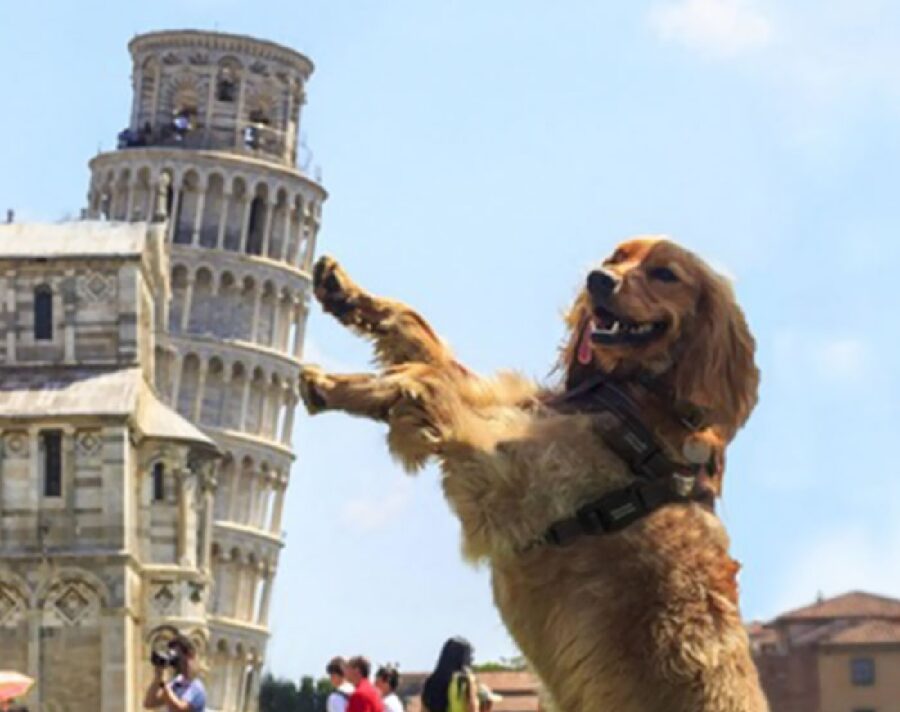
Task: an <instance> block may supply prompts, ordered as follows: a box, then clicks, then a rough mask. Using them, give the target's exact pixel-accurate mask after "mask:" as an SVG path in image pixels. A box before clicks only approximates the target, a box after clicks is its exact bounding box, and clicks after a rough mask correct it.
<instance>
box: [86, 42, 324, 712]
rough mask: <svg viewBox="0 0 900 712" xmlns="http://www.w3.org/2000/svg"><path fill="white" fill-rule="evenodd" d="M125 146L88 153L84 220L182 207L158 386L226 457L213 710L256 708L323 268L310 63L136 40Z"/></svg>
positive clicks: (173, 232) (281, 51)
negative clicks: (318, 273) (312, 297)
mask: <svg viewBox="0 0 900 712" xmlns="http://www.w3.org/2000/svg"><path fill="white" fill-rule="evenodd" d="M129 50H130V52H131V56H132V61H133V75H132V79H133V86H134V97H133V103H132V110H131V118H130V122H129V124H128V127H127V128H126V129H125V130H123V131H122V132H121V133H120V134H119V144H118V149H117V150H115V151H110V152H106V153H101V154H99V155H97V156H96V157H95V158H94V159H93V160H92V161H91V162H90V169H91V184H90V190H89V194H88V217H90V218H93V219H107V220H117V221H139V220H149V219H153V218H154V217H159V216H160V215H161V214H165V215H167V216H168V229H167V241H168V243H169V245H168V246H169V251H170V263H171V274H170V282H171V303H170V308H169V323H168V335H167V336H166V337H165V338H163V339H160V341H159V343H158V344H157V354H156V358H155V364H156V372H155V381H156V386H157V388H158V390H159V392H160V393H161V394H163V396H164V397H165V398H166V399H167V400H168V403H169V405H171V406H172V407H173V408H174V409H175V410H177V411H178V412H179V413H180V414H181V415H183V416H184V417H185V418H187V419H188V420H189V421H191V422H193V423H194V424H196V425H197V426H198V427H200V428H201V429H202V430H203V432H204V433H205V434H206V435H207V436H209V437H210V438H211V439H212V440H214V441H215V442H216V444H217V445H218V447H219V448H220V449H221V450H222V452H223V453H224V459H223V460H222V462H221V464H220V466H219V474H218V488H217V491H216V494H215V517H214V524H213V533H212V551H211V556H212V567H213V579H214V580H213V582H212V590H211V593H210V600H209V611H210V613H209V619H208V625H209V641H208V645H207V651H206V652H207V656H206V657H207V662H208V664H209V668H210V672H209V674H208V676H207V683H208V693H209V707H210V708H211V709H213V710H223V711H227V712H232V711H239V712H245V711H246V710H250V709H251V708H252V707H253V706H254V704H255V698H256V690H257V686H258V681H259V673H260V669H261V666H262V662H263V656H264V652H265V646H266V641H267V638H268V634H269V629H268V610H269V600H270V597H271V592H272V580H273V576H274V574H275V569H276V565H277V561H278V554H279V550H280V549H281V546H282V545H283V538H282V533H281V517H282V509H283V507H284V496H285V488H286V487H287V483H288V476H289V471H290V467H291V463H292V462H293V460H294V453H293V451H292V449H291V430H292V424H293V416H294V409H295V408H296V406H297V402H298V394H297V379H298V374H299V367H300V355H301V350H302V345H303V327H304V324H305V320H306V314H307V303H308V291H309V285H310V277H309V270H310V265H311V261H312V258H313V251H314V247H315V241H316V234H317V232H318V228H319V221H320V216H321V204H322V201H323V200H324V199H325V191H324V190H323V188H322V187H321V186H320V185H319V184H318V182H317V181H315V180H313V179H311V178H310V177H308V176H307V175H305V174H304V173H303V172H302V171H301V170H299V169H298V168H297V165H296V161H297V150H298V137H299V129H300V109H301V107H302V105H303V103H304V97H305V92H304V88H305V85H306V81H307V80H308V79H309V76H310V74H311V73H312V69H313V66H312V63H311V62H310V61H309V60H308V59H307V58H306V57H304V56H303V55H301V54H299V53H298V52H295V51H293V50H291V49H288V48H286V47H282V46H279V45H276V44H273V43H271V42H266V41H261V40H256V39H252V38H249V37H243V36H238V35H228V34H221V33H211V32H197V31H171V32H169V31H166V32H153V33H149V34H144V35H139V36H136V37H135V38H134V39H133V40H132V41H131V42H130V44H129Z"/></svg>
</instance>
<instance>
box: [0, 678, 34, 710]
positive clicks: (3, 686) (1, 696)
mask: <svg viewBox="0 0 900 712" xmlns="http://www.w3.org/2000/svg"><path fill="white" fill-rule="evenodd" d="M33 684H34V680H32V679H31V678H30V677H28V675H23V674H22V673H20V672H14V671H13V670H0V702H5V701H8V700H12V699H15V698H16V697H22V695H24V694H25V693H26V692H28V690H29V689H30V688H31V686H32V685H33Z"/></svg>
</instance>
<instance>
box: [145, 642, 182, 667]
mask: <svg viewBox="0 0 900 712" xmlns="http://www.w3.org/2000/svg"><path fill="white" fill-rule="evenodd" d="M180 660H181V652H180V651H179V650H177V649H176V648H174V647H170V648H169V649H168V650H153V651H151V652H150V664H151V665H152V666H153V667H172V668H177V667H178V662H179V661H180Z"/></svg>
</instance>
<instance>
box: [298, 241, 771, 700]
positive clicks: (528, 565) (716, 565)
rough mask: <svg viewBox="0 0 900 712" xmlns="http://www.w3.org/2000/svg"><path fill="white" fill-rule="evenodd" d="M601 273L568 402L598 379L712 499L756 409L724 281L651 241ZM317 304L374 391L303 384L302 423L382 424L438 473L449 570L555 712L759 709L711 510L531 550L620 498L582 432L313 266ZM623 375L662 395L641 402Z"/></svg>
mask: <svg viewBox="0 0 900 712" xmlns="http://www.w3.org/2000/svg"><path fill="white" fill-rule="evenodd" d="M601 272H602V274H601V276H600V277H597V278H596V279H597V280H598V282H599V283H600V284H601V286H603V287H604V289H606V291H605V292H603V294H599V295H598V293H597V290H596V289H594V288H593V287H586V288H584V289H582V290H581V291H580V292H579V294H578V296H577V298H576V300H575V303H574V305H573V307H572V308H571V309H570V311H569V313H568V315H567V317H566V322H567V324H568V326H569V329H570V335H569V337H568V339H567V341H566V343H565V345H564V347H563V348H562V351H561V354H562V355H561V366H562V370H563V373H564V375H565V378H566V384H567V387H569V388H571V387H573V386H575V385H577V384H578V383H579V382H580V381H581V380H582V379H584V378H586V377H588V376H590V375H591V374H596V373H597V372H598V371H603V372H605V373H606V374H608V376H609V377H610V378H614V379H616V380H617V381H618V382H619V383H620V384H621V385H622V386H623V387H625V388H627V389H629V391H630V393H631V396H632V397H633V399H634V400H635V402H636V403H638V405H639V407H640V411H641V415H642V418H643V420H644V422H645V423H646V424H647V425H648V427H650V428H651V429H653V431H654V432H655V433H656V436H657V437H658V439H659V440H660V441H661V442H662V443H663V444H664V445H665V446H666V448H667V449H668V450H669V455H670V457H672V458H674V459H676V460H678V461H681V462H685V461H687V462H696V458H692V457H691V456H690V455H691V453H696V452H700V453H702V454H703V458H706V456H707V455H710V454H711V455H712V457H711V458H710V463H712V464H711V466H710V468H709V470H708V477H707V479H706V486H707V487H709V489H710V490H711V491H712V492H715V493H718V492H719V491H720V489H721V477H722V470H723V467H724V460H723V455H724V448H725V446H726V445H727V443H728V442H729V441H730V440H731V438H733V437H734V434H735V433H736V431H737V430H738V429H739V428H740V427H741V426H742V425H743V423H744V422H745V421H746V419H747V417H748V416H749V414H750V411H751V410H752V409H753V406H754V405H755V401H756V390H757V384H758V378H759V376H758V372H757V370H756V367H755V365H754V362H753V351H754V342H753V339H752V337H751V335H750V333H749V330H748V328H747V325H746V322H745V320H744V317H743V314H742V313H741V311H740V309H739V308H738V306H737V304H736V303H735V301H734V298H733V295H732V293H731V290H730V288H729V286H728V284H727V282H725V280H723V279H722V278H721V277H719V276H718V275H716V274H715V273H714V272H713V271H712V270H711V269H710V268H709V267H708V266H706V265H705V264H704V263H703V262H702V261H701V260H700V259H699V258H697V257H696V256H695V255H693V254H691V253H690V252H688V251H687V250H684V249H683V248H681V247H679V246H677V245H675V244H673V243H671V242H668V241H666V240H661V239H657V238H643V239H637V240H632V241H629V242H626V243H623V244H622V245H620V246H619V247H618V249H617V250H616V252H615V253H614V254H613V256H612V257H610V258H609V259H608V260H606V261H605V262H604V263H603V266H602V268H601ZM589 285H590V282H589ZM314 286H315V293H316V297H317V298H318V299H319V301H320V302H321V303H322V306H323V308H324V309H325V310H326V311H328V312H329V313H331V314H333V315H334V316H335V317H336V318H337V319H338V320H339V321H341V322H342V323H343V324H345V325H346V326H348V327H349V328H351V329H353V330H354V331H356V332H357V333H359V334H361V335H363V336H366V337H368V338H371V339H372V340H373V342H374V346H375V353H376V359H377V362H378V365H379V372H378V373H376V374H355V375H335V374H328V373H325V372H323V371H321V370H320V369H318V368H316V367H312V366H309V367H305V368H304V370H303V373H302V376H301V390H302V394H303V398H304V401H305V403H306V405H307V408H308V409H309V410H310V412H311V413H317V412H320V411H324V410H341V411H344V412H347V413H350V414H354V415H358V416H364V417H368V418H373V419H376V420H379V421H382V422H385V423H387V424H388V426H389V432H388V446H389V448H390V450H391V452H392V453H393V454H394V455H395V456H396V457H397V458H398V460H399V461H400V462H401V463H402V464H403V465H404V466H405V467H406V468H407V469H408V470H410V471H415V470H417V469H418V468H420V467H421V466H422V465H423V464H424V463H425V462H426V461H427V460H428V459H430V458H436V459H437V460H438V461H439V462H440V465H441V468H442V472H443V476H442V486H443V489H444V493H445V495H446V498H447V500H448V502H449V504H450V506H451V508H452V509H453V511H454V512H455V513H456V515H457V516H458V517H459V519H460V521H461V523H462V530H463V552H464V555H465V556H466V557H467V558H468V559H470V560H473V561H475V560H486V561H487V562H489V563H490V566H491V571H492V583H493V589H494V599H495V602H496V604H497V607H498V609H499V610H500V612H501V615H502V617H503V620H504V622H505V623H506V625H507V627H508V628H509V630H510V632H511V634H512V635H513V637H514V638H515V640H516V642H517V643H518V645H519V647H520V648H521V650H522V652H523V653H524V654H525V656H526V657H527V658H528V660H529V661H530V663H531V665H532V666H533V668H534V670H535V672H536V673H537V674H538V676H539V677H540V678H541V680H542V681H543V683H544V685H545V687H546V689H547V690H548V692H549V694H550V695H551V697H552V700H553V704H554V705H555V706H556V707H557V708H558V710H560V711H561V712H596V711H597V710H606V709H609V710H613V709H614V710H618V712H657V711H658V712H761V711H763V710H765V709H766V702H765V699H764V697H763V695H762V692H761V691H760V687H759V683H758V679H757V672H756V669H755V668H754V665H753V662H752V660H751V657H750V651H749V646H748V640H747V635H746V633H745V631H744V628H743V625H742V623H741V617H740V614H739V611H738V602H737V584H736V574H737V570H738V568H739V567H738V565H737V563H735V562H734V561H733V560H732V559H731V558H730V557H729V555H728V537H727V535H726V533H725V531H724V528H723V527H722V524H721V522H720V521H719V520H718V519H717V518H716V517H715V515H714V514H713V513H712V511H710V509H708V508H706V507H704V506H701V505H700V504H697V503H690V504H677V505H669V506H665V507H662V508H661V509H658V510H656V511H655V512H653V513H652V514H650V515H649V516H647V517H644V518H643V519H641V520H639V521H638V522H636V523H634V524H632V525H631V526H629V527H628V528H626V529H625V530H623V531H621V532H619V533H616V534H612V535H603V536H596V537H593V536H582V537H581V538H579V539H577V540H575V541H574V542H573V543H571V544H569V545H568V546H565V547H560V548H555V547H549V546H529V544H531V543H532V542H534V540H535V539H537V538H538V537H540V536H541V534H542V533H543V532H544V531H546V529H547V528H548V527H549V526H550V525H551V524H553V523H554V522H555V521H558V520H560V519H562V518H565V517H569V516H571V515H572V514H573V513H574V512H575V511H576V510H577V509H578V508H579V507H581V506H582V505H584V504H585V503H587V502H589V501H592V500H595V499H597V498H598V497H600V496H602V495H603V494H605V493H607V492H610V491H612V490H615V489H618V488H620V487H622V486H625V485H627V484H629V483H631V482H633V481H634V480H635V475H634V474H633V473H632V472H631V471H630V470H629V469H628V468H627V467H626V466H625V465H624V464H623V462H622V461H621V460H620V459H619V458H618V457H616V456H615V455H614V454H613V453H612V451H610V450H609V449H608V447H607V445H606V444H605V442H604V441H603V440H602V438H601V437H599V436H598V434H597V430H596V422H595V416H593V415H591V414H590V413H583V412H575V413H563V412H560V411H559V410H558V409H554V408H551V407H548V403H549V401H550V400H551V399H552V398H553V396H554V392H553V391H546V390H542V389H541V388H539V387H538V386H537V385H536V384H534V383H532V382H531V381H529V380H527V379H525V378H522V377H520V376H518V375H516V374H513V373H501V374H499V375H497V376H495V377H494V378H490V379H487V378H482V377H480V376H477V375H475V374H474V373H472V372H471V371H469V370H468V369H466V368H465V367H464V366H462V365H460V364H459V363H458V362H457V361H456V360H455V359H454V358H453V355H452V354H451V352H450V350H449V349H448V348H447V347H446V345H445V344H444V343H443V342H441V340H440V339H439V338H438V337H437V336H436V334H435V332H434V331H433V330H432V329H431V327H430V326H429V325H428V324H427V323H426V322H425V320H424V319H423V318H422V317H421V316H419V315H418V314H416V313H415V312H414V311H412V310H411V309H410V308H409V307H407V306H406V305H404V304H402V303H400V302H395V301H392V300H389V299H384V298H380V297H376V296H373V295H371V294H369V293H367V292H365V291H364V290H362V289H361V288H359V287H358V286H357V285H356V284H354V283H353V281H352V280H351V279H350V278H349V277H348V276H347V274H346V273H345V272H344V271H343V270H342V268H341V267H340V266H339V265H338V264H337V263H336V262H334V261H333V260H331V259H329V258H322V259H321V260H320V261H319V262H318V263H317V265H316V268H315V274H314ZM620 326H621V328H620ZM640 374H645V375H646V374H652V376H653V378H654V379H655V382H656V383H658V384H659V387H658V388H654V389H652V390H648V389H647V388H645V387H644V386H643V385H641V383H640V382H639V378H638V376H639V375H640ZM679 402H690V403H692V404H694V405H695V406H697V407H699V408H700V409H702V412H703V413H704V414H705V423H704V429H703V430H701V431H700V432H696V433H695V432H692V431H691V430H690V429H688V428H687V427H685V426H684V425H683V424H682V423H681V422H680V421H679V420H678V419H677V418H674V417H673V416H672V410H673V408H674V407H675V405H676V403H679Z"/></svg>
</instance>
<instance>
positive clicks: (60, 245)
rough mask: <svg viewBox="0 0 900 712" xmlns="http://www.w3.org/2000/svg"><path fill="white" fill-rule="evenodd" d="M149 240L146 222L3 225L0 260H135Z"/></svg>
mask: <svg viewBox="0 0 900 712" xmlns="http://www.w3.org/2000/svg"><path fill="white" fill-rule="evenodd" d="M146 239H147V223H126V222H105V221H101V220H77V221H74V220H73V221H71V222H63V223H10V224H6V225H0V259H28V258H36V257H52V258H54V259H61V258H66V257H134V256H137V255H140V254H141V253H143V251H144V243H145V241H146Z"/></svg>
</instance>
